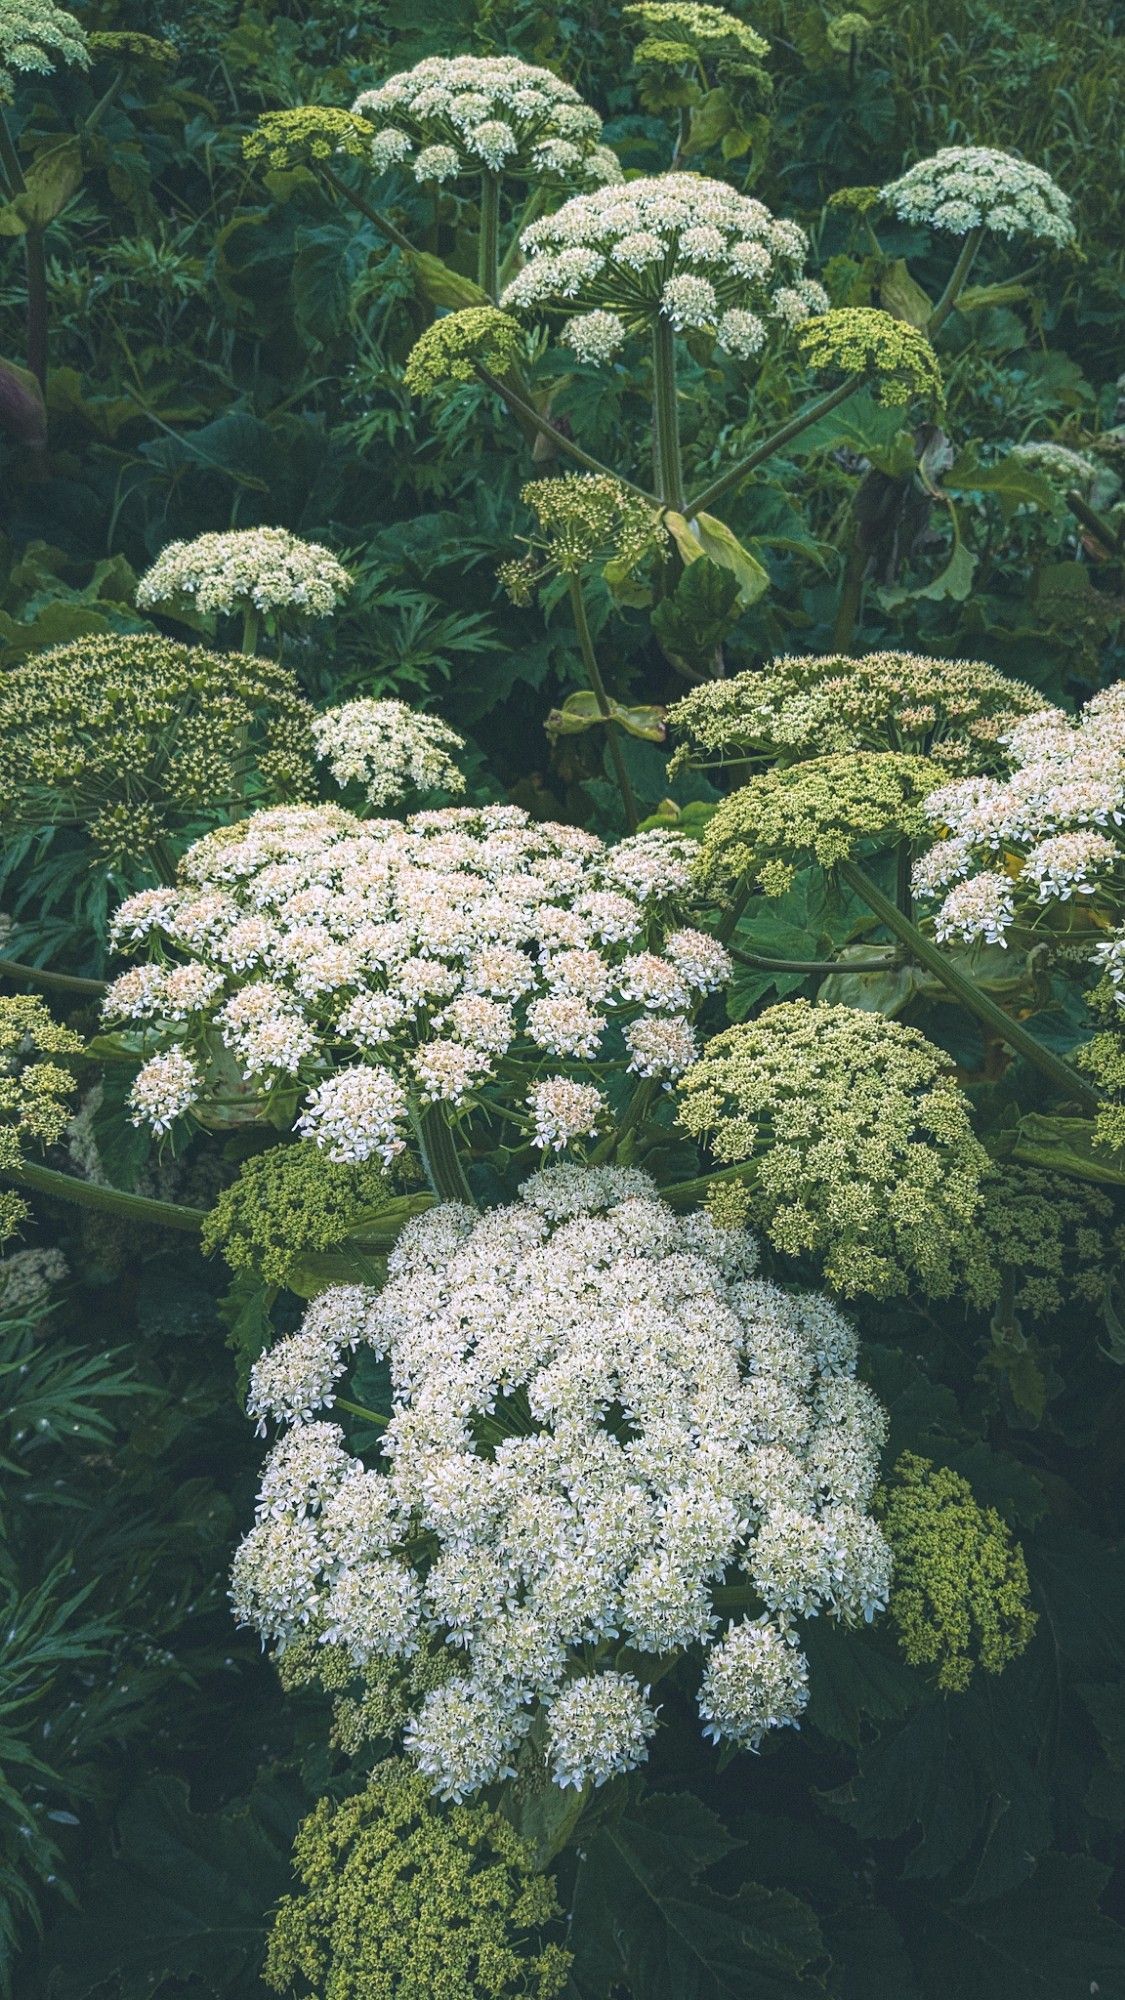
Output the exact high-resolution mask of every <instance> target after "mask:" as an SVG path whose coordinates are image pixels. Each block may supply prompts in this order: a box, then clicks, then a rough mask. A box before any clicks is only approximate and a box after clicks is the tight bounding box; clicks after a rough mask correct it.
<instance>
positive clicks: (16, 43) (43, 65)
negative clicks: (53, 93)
mask: <svg viewBox="0 0 1125 2000" xmlns="http://www.w3.org/2000/svg"><path fill="white" fill-rule="evenodd" d="M62 63H73V64H74V65H75V67H76V68H78V69H89V67H90V48H89V43H88V41H87V39H86V31H85V29H84V28H83V27H81V26H80V24H79V23H78V21H76V19H75V17H74V15H73V14H71V13H68V12H67V10H66V9H65V8H63V7H56V5H55V0H0V104H10V103H11V100H12V97H13V96H14V94H15V87H16V83H17V81H18V79H19V77H21V76H50V74H51V71H52V70H54V69H57V68H58V67H59V65H60V64H62Z"/></svg>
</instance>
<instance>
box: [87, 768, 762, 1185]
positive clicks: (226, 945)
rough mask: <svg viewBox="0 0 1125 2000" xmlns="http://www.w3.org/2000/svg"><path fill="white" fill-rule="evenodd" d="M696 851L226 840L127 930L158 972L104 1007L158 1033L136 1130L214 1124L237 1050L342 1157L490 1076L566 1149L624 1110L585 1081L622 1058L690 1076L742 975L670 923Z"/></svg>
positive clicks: (378, 1146)
mask: <svg viewBox="0 0 1125 2000" xmlns="http://www.w3.org/2000/svg"><path fill="white" fill-rule="evenodd" d="M693 851H694V850H693V847H692V843H691V842H690V841H687V840H685V839H683V838H682V837H680V836H678V835H675V834H670V833H663V832H650V833H642V834H637V835H634V836H633V837H632V838H631V839H628V840H624V841H622V842H620V843H619V844H618V845H617V846H614V847H607V846H606V845H605V844H604V842H602V841H601V840H599V839H598V838H597V836H596V835H595V834H592V833H585V832H583V831H581V829H579V828H577V827H571V826H556V825H551V824H547V825H540V824H537V823H536V822H535V821H534V820H532V819H531V818H530V816H529V815H528V814H527V813H525V812H523V811H521V810H520V809H519V808H518V807H516V806H486V807H483V808H481V809H479V810H478V809H475V808H471V807H446V808H444V809H442V810H440V811H433V812H423V813H417V814H415V815H413V816H412V817H411V818H409V819H407V820H405V821H397V820H385V819H378V820H360V819H357V818H355V817H354V816H353V815H352V814H351V813H348V812H345V811H343V810H342V808H340V807H336V806H321V807H282V808H278V809H275V810H270V811H265V812H259V813H255V814H253V815H252V816H251V817H250V818H249V819H247V820H243V821H242V822H241V823H240V824H238V825H237V826H234V827H225V828H221V829H219V830H218V831H216V832H214V833H210V834H208V835H206V836H205V837H204V838H203V839H202V840H199V841H197V842H196V843H195V845H194V846H193V847H192V848H190V849H189V850H188V852H187V854H186V855H185V856H184V859H183V861H182V863H181V867H180V875H181V880H180V885H179V886H178V887H177V888H164V889H147V890H142V891H141V892H140V894H139V895H136V896H131V897H130V898H129V899H128V900H127V901H126V902H125V903H123V904H122V906H121V907H120V909H119V910H118V912H117V914H116V916H115V918H114V921H113V926H112V936H113V940H114V942H115V944H117V945H118V946H119V947H131V946H135V945H137V944H139V943H141V942H142V941H143V940H146V939H147V940H148V943H149V947H150V950H151V953H152V959H153V962H152V963H149V964H142V965H139V966H136V967H134V968H133V969H132V970H131V971H129V972H126V973H123V974H122V975H121V977H120V978H119V979H117V980H116V981H115V982H114V983H113V985H112V986H111V987H110V990H109V993H108V995H107V997H106V1001H105V1013H106V1017H107V1019H108V1020H111V1021H124V1022H127V1023H130V1024H133V1025H135V1026H137V1027H140V1028H143V1029H144V1030H145V1031H146V1036H148V1037H151V1038H153V1039H154V1040H155V1044H156V1050H157V1052H156V1053H155V1054H154V1055H153V1057H152V1060H151V1061H150V1062H148V1063H147V1064H146V1065H145V1067H144V1068H142V1070H141V1071H140V1074H139V1076H138V1078H137V1082H136V1086H135V1089H134V1097H133V1108H134V1111H135V1114H136V1116H137V1117H138V1118H139V1119H144V1120H147V1122H149V1123H150V1124H152V1126H153V1128H154V1129H155V1130H157V1131H162V1130H165V1129H166V1128H167V1126H168V1124H169V1123H170V1122H171V1120H172V1118H174V1117H177V1116H179V1115H181V1114H182V1112H183V1111H184V1110H186V1109H187V1108H188V1107H189V1105H191V1104H194V1105H195V1108H196V1114H197V1116H200V1117H205V1116H206V1104H207V1098H208V1091H209V1088H210V1086H209V1085H208V1081H207V1076H208V1069H209V1066H215V1058H216V1056H223V1055H224V1054H225V1057H226V1060H225V1064H220V1065H218V1067H219V1068H220V1069H221V1068H224V1067H225V1069H226V1071H227V1072H228V1074H227V1075H226V1077H225V1078H222V1077H221V1078H220V1085H219V1087H220V1089H223V1090H229V1081H230V1079H229V1070H230V1062H231V1058H232V1057H233V1059H234V1062H235V1064H237V1066H238V1069H239V1071H240V1072H241V1075H242V1077H243V1078H245V1079H247V1080H248V1081H249V1082H251V1083H256V1084H257V1085H259V1086H260V1088H261V1089H262V1091H263V1092H265V1091H268V1090H269V1089H270V1088H271V1087H273V1086H274V1085H276V1084H277V1083H279V1082H281V1081H283V1080H285V1081H286V1082H287V1083H288V1084H289V1087H292V1082H293V1081H294V1080H296V1081H298V1082H299V1083H300V1084H302V1085H311V1086H313V1088H312V1089H311V1091H310V1094H309V1096H308V1098H307V1100H306V1105H305V1109H304V1112H303V1114H302V1117H301V1119H300V1121H299V1125H300V1129H301V1130H302V1131H304V1132H306V1133H308V1134H310V1135H311V1136H312V1137H314V1138H315V1139H316V1140H317V1141H318V1143H319V1144H320V1145H321V1146H323V1147H324V1148H325V1149H326V1150H327V1151H328V1152H329V1153H330V1155H331V1157H332V1158H333V1159H336V1160H362V1159H366V1158H368V1157H370V1156H371V1155H372V1154H376V1153H377V1154H379V1155H380V1156H381V1157H382V1158H383V1159H384V1160H389V1159H391V1158H392V1157H393V1155H394V1154H395V1153H396V1152H397V1151H398V1150H399V1149H400V1148H401V1146H402V1144H403V1128H404V1125H405V1121H406V1117H407V1112H408V1099H409V1100H413V1101H414V1102H415V1103H416V1104H419V1105H424V1104H427V1103H437V1102H440V1103H443V1104H446V1105H448V1106H451V1107H458V1106H461V1105H464V1104H466V1103H468V1102H470V1101H472V1099H473V1098H474V1097H475V1095H476V1093H478V1092H479V1091H480V1090H481V1089H482V1088H483V1087H484V1086H485V1085H486V1084H487V1083H489V1082H490V1081H491V1080H496V1079H500V1080H501V1081H502V1087H503V1088H504V1089H505V1090H506V1092H507V1093H508V1094H509V1096H511V1095H512V1094H513V1093H514V1095H515V1096H516V1097H517V1098H522V1101H523V1102H524V1104H525V1106H526V1111H527V1118H528V1123H529V1125H531V1126H532V1127H533V1128H534V1132H535V1135H536V1138H537V1140H538V1143H539V1145H540V1146H542V1147H544V1148H547V1147H551V1148H555V1149H561V1148H562V1147H564V1146H565V1145H567V1144H568V1143H569V1142H570V1141H571V1140H573V1139H577V1138H579V1137H581V1136H584V1135H585V1134H587V1133H589V1132H590V1131H592V1130H594V1129H596V1127H597V1125H598V1123H599V1122H600V1121H601V1119H602V1118H603V1116H604V1113H605V1111H606V1108H607V1107H606V1100H605V1098H604V1096H603V1095H602V1093H601V1090H600V1089H599V1087H598V1083H597V1081H595V1080H590V1079H589V1078H588V1077H586V1076H584V1074H583V1073H584V1071H585V1068H586V1065H588V1064H590V1063H592V1062H594V1061H595V1059H597V1058H599V1057H601V1058H603V1067H604V1062H605V1060H608V1061H610V1062H612V1061H613V1060H614V1057H615V1050H616V1052H617V1059H618V1060H619V1061H620V1062H621V1063H623V1064H626V1065H627V1066H628V1067H629V1068H631V1069H633V1070H634V1071H635V1072H636V1073H638V1074H640V1075H643V1076H660V1077H664V1078H671V1077H674V1076H678V1075H679V1074H680V1073H681V1072H682V1071H683V1070H684V1069H685V1068H686V1067H687V1065H688V1064H689V1063H690V1062H691V1061H692V1060H693V1059H694V1056H695V1053H696V1046H695V1037H694V1033H693V1030H692V1028H691V1024H690V1018H689V1017H690V1015H691V1013H692V1012H693V1010H694V1006H695V1003H696V1001H697V1000H698V999H699V997H700V995H702V994H703V993H706V992H709V991H711V990H712V989H714V988H716V987H717V986H719V985H721V984H722V983H723V981H724V980H725V979H726V978H727V977H728V976H729V972H730V961H729V959H728V957H727V954H726V952H725V951H724V950H723V948H722V946H721V945H719V944H717V943H716V942H715V941H714V939H713V938H710V937H708V936H707V935H706V934H705V933H703V932H700V931H696V930H692V929H689V928H686V927H684V926H677V924H676V922H675V916H674V911H675V906H676V903H677V899H679V898H681V897H682V896H683V895H684V894H685V893H686V891H687V890H688V888H689V885H690V882H691V856H692V853H693ZM617 1031H620V1033H621V1035H622V1036H623V1042H622V1043H620V1044H616V1043H614V1042H613V1041H612V1035H613V1034H614V1033H615V1032H617ZM576 1072H577V1073H576Z"/></svg>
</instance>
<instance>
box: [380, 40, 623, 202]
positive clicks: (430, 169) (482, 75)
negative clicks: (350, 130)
mask: <svg viewBox="0 0 1125 2000" xmlns="http://www.w3.org/2000/svg"><path fill="white" fill-rule="evenodd" d="M352 110H353V111H356V112H358V113H359V114H360V115H361V116H362V117H364V118H367V119H369V120H370V121H371V123H372V124H373V125H374V126H375V127H376V136H375V140H374V144H373V145H372V148H371V156H372V160H373V162H374V164H375V167H376V169H377V170H378V171H379V172H385V171H386V169H387V168H388V167H396V166H405V165H409V166H410V169H411V172H412V173H413V175H414V178H415V179H416V180H418V181H438V182H440V181H448V180H455V179H457V177H458V176H460V175H462V174H480V173H483V172H491V173H494V174H504V175H509V176H511V177H513V178H515V179H517V180H524V181H561V182H563V183H564V184H565V185H569V186H571V187H573V186H596V185H598V184H600V183H602V182H606V181H619V180H620V179H621V166H620V163H619V161H618V159H617V157H616V155H615V154H614V153H612V152H611V151H610V149H609V147H608V146H603V145H601V144H599V141H600V139H601V131H602V121H601V119H600V118H599V117H598V114H597V112H596V111H594V110H592V109H591V107H590V105H588V104H584V103H583V101H582V99H581V98H580V97H579V95H578V92H577V91H576V90H575V89H573V87H572V86H571V85H570V84H569V83H564V82H563V81H562V78H561V77H557V76H556V75H555V74H554V72H553V71H552V70H549V69H540V68H538V67H537V66H536V65H535V64H533V63H526V62H521V61H520V60H519V58H518V57H516V56H427V58H426V59H425V61H424V62H420V63H417V64H416V65H415V67H414V68H413V69H409V70H404V71H402V72H401V74H399V75H398V76H392V77H388V79H387V81H386V83H381V84H380V85H379V87H378V89H376V90H365V91H362V92H361V94H360V95H359V96H358V97H357V98H356V101H355V103H354V105H353V106H352Z"/></svg>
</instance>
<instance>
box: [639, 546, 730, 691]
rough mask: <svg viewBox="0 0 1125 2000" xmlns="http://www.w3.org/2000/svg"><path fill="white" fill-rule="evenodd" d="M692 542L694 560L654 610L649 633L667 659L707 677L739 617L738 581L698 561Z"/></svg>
mask: <svg viewBox="0 0 1125 2000" xmlns="http://www.w3.org/2000/svg"><path fill="white" fill-rule="evenodd" d="M681 518H682V517H681V516H677V519H681ZM692 542H693V546H694V547H695V559H694V560H692V561H690V562H689V563H688V565H687V567H686V568H685V569H684V570H683V571H682V572H681V574H680V576H679V578H678V580H677V583H676V588H675V590H674V592H673V593H672V595H671V596H670V597H666V598H664V599H663V600H662V601H661V603H659V604H657V605H656V606H655V607H654V609H653V612H652V629H653V631H654V632H655V634H656V636H657V638H658V639H659V641H660V643H661V645H662V646H663V647H664V648H665V651H666V652H667V653H668V656H669V658H670V659H672V660H674V661H679V662H680V663H682V664H683V665H685V666H687V667H688V668H690V669H691V670H692V671H693V672H695V673H706V672H707V671H708V670H709V669H710V668H712V666H713V663H714V657H715V651H716V648H717V647H719V646H721V644H722V642H723V640H724V638H725V637H726V635H727V633H728V632H729V630H730V628H731V626H732V625H733V623H734V621H735V619H736V618H737V616H738V611H739V590H738V579H737V577H735V576H734V575H732V573H731V571H730V570H727V569H722V568H720V566H719V564H718V563H715V562H711V561H710V560H709V559H707V558H703V559H702V560H700V559H699V555H700V552H699V548H698V544H696V543H695V541H694V537H692Z"/></svg>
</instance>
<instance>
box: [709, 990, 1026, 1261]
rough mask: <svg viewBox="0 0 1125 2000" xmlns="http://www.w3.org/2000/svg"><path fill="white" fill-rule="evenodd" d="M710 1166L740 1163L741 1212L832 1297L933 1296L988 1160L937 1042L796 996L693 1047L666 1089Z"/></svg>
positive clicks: (958, 1252)
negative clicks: (818, 1277) (810, 1269)
mask: <svg viewBox="0 0 1125 2000" xmlns="http://www.w3.org/2000/svg"><path fill="white" fill-rule="evenodd" d="M676 1088H677V1091H678V1095H679V1100H680V1103H679V1121H680V1124H681V1125H682V1126H683V1127H684V1129H685V1130H686V1131H687V1132H689V1133H690V1134H691V1136H692V1137H693V1138H694V1139H698V1140H701V1141H704V1140H705V1141H706V1142H707V1143H708V1145H709V1147H710V1151H711V1153H712V1155H713V1157H714V1159H715V1160H716V1162H717V1163H718V1164H719V1165H720V1166H722V1167H726V1166H731V1165H735V1164H738V1163H741V1162H747V1163H750V1171H749V1172H748V1174H747V1177H746V1178H747V1185H748V1187H749V1188H750V1191H751V1197H752V1202H751V1210H752V1213H753V1215H754V1216H755V1217H756V1218H757V1219H758V1221H759V1222H760V1223H761V1225H762V1227H763V1228H764V1229H765V1231H766V1234H767V1235H768V1237H769V1238H770V1240H771V1242H772V1243H773V1244H774V1245H775V1246H776V1247H777V1249H779V1250H781V1251H783V1252H784V1253H785V1254H786V1255H787V1256H791V1257H799V1256H804V1255H810V1256H812V1257H814V1258H816V1260H817V1261H818V1263H820V1264H821V1265H822V1266H823V1269H824V1272H825V1275H826V1277H827V1279H828V1281H829V1283H830V1284H831V1285H833V1286H834V1287H835V1289H836V1290H837V1291H839V1292H841V1293H843V1294H844V1295H845V1296H853V1295H854V1294H856V1293H859V1292H871V1293H874V1294H875V1295H876V1296H878V1297H888V1296H893V1295H895V1294H898V1293H903V1292H906V1291H908V1290H909V1289H910V1287H911V1285H913V1284H917V1285H918V1286H919V1287H920V1288H921V1289H922V1290H924V1291H925V1292H927V1293H928V1294H929V1295H930V1296H931V1297H935V1298H945V1297H947V1296H948V1295H949V1293H950V1292H952V1291H953V1290H954V1287H955V1285H956V1283H957V1280H958V1274H959V1270H960V1266H961V1260H962V1248H961V1246H962V1241H963V1238H964V1235H965V1232H966V1230H967V1229H968V1227H969V1226H970V1224H971V1223H972V1222H973V1219H974V1217H975V1216H976V1214H977V1211H978V1209H979V1207H980V1199H981V1197H980V1182H981V1177H982V1175H983V1174H984V1173H985V1172H986V1171H987V1169H988V1164H989V1163H988V1157H987V1155H986V1153H985V1152H984V1150H983V1148H982V1147H981V1146H980V1145H978V1143H977V1141H976V1139H975V1138H974V1137H973V1133H972V1129H971V1127H970V1124H969V1117H968V1105H967V1102H966V1099H965V1097H964V1095H963V1093H962V1092H961V1090H960V1089H959V1088H958V1086H957V1084H956V1083H955V1082H954V1081H953V1078H952V1077H951V1076H950V1074H949V1058H948V1056H946V1055H945V1054H944V1052H943V1051H942V1050H941V1049H938V1048H935V1047H934V1045H933V1043H932V1042H928V1041H927V1040H926V1037H925V1036H924V1035H922V1034H919V1033H918V1031H917V1029H915V1028H905V1027H902V1026H900V1024H899V1023H898V1022H897V1021H889V1020H886V1019H885V1018H884V1017H883V1016H882V1015H881V1014H873V1013H866V1012H863V1011H861V1010H860V1009H858V1008H852V1007H813V1006H810V1004H809V1003H808V1001H807V1000H795V1001H788V1002H785V1003H784V1004H782V1005H781V1006H778V1007H770V1008H768V1009H767V1010H766V1012H765V1013H764V1014H762V1015H760V1016H759V1018H758V1019H757V1020H756V1021H751V1022H744V1023H743V1024H742V1025H741V1026H739V1027H736V1028H728V1029H727V1031H726V1032H725V1033H724V1034H721V1035H716V1036H715V1037H714V1039H713V1040H712V1041H710V1042H708V1044H707V1046H706V1048H705V1049H704V1051H703V1054H702V1056H701V1057H700V1059H699V1061H698V1062H696V1063H694V1064H693V1065H692V1067H691V1068H690V1069H689V1070H688V1071H687V1072H686V1074H685V1075H684V1076H683V1077H682V1078H681V1079H680V1082H679V1084H678V1085H677V1086H676Z"/></svg>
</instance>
